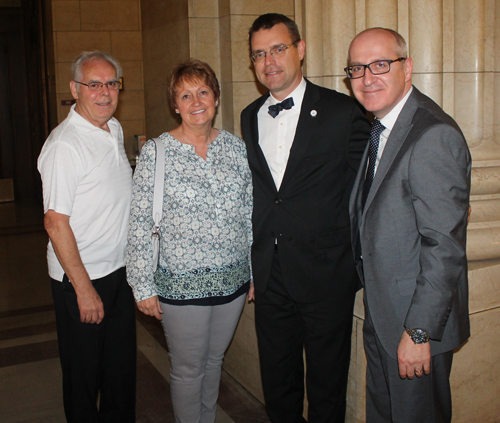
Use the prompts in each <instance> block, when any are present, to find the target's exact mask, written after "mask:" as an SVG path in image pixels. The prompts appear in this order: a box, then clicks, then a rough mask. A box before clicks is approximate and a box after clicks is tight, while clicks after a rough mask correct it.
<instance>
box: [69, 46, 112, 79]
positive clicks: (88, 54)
mask: <svg viewBox="0 0 500 423" xmlns="http://www.w3.org/2000/svg"><path fill="white" fill-rule="evenodd" d="M92 60H106V61H107V62H109V63H110V64H111V65H112V66H113V67H114V68H115V71H116V77H117V78H121V77H122V67H121V66H120V63H119V62H118V60H116V59H115V58H114V57H113V56H111V54H108V53H104V52H102V51H98V50H94V51H84V52H82V53H81V54H80V55H78V56H77V57H76V59H75V60H74V61H73V64H72V65H71V71H72V72H73V81H80V79H81V78H82V68H83V66H84V65H85V64H86V63H87V62H90V61H92Z"/></svg>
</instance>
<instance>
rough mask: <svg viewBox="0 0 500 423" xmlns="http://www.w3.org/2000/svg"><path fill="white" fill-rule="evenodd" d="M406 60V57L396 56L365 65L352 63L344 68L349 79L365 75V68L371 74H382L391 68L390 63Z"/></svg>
mask: <svg viewBox="0 0 500 423" xmlns="http://www.w3.org/2000/svg"><path fill="white" fill-rule="evenodd" d="M401 60H406V57H398V58H397V59H396V60H377V61H376V62H371V63H368V64H367V65H354V66H347V67H346V68H344V71H345V73H346V74H347V77H348V78H349V79H357V78H362V77H363V76H365V71H366V68H368V69H370V72H371V73H372V74H373V75H382V74H384V73H388V72H389V71H390V70H391V63H394V62H400V61H401Z"/></svg>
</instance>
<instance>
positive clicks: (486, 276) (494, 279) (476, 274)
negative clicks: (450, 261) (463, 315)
mask: <svg viewBox="0 0 500 423" xmlns="http://www.w3.org/2000/svg"><path fill="white" fill-rule="evenodd" d="M499 280H500V264H499V263H498V262H497V260H489V261H483V262H473V263H471V264H470V265H469V289H470V293H469V309H470V310H469V311H470V313H471V315H472V314H476V313H480V312H482V311H487V310H492V309H499V308H500V290H499V289H498V281H499Z"/></svg>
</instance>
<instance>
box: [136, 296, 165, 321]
mask: <svg viewBox="0 0 500 423" xmlns="http://www.w3.org/2000/svg"><path fill="white" fill-rule="evenodd" d="M137 308H138V309H139V311H142V312H143V313H144V314H147V315H148V316H154V317H156V318H157V319H158V320H163V319H162V318H161V316H160V314H163V311H162V310H161V307H160V301H159V300H158V295H155V296H154V297H150V298H146V299H145V300H142V301H138V302H137Z"/></svg>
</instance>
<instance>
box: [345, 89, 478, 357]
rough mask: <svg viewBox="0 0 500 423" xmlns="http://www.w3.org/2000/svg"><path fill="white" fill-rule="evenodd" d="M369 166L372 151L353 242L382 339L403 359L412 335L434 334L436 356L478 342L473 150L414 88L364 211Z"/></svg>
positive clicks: (356, 192) (354, 213) (354, 211)
mask: <svg viewBox="0 0 500 423" xmlns="http://www.w3.org/2000/svg"><path fill="white" fill-rule="evenodd" d="M367 157H368V148H367V149H366V151H365V154H364V156H363V159H362V161H361V167H360V169H361V171H359V172H358V175H357V178H356V181H355V183H354V187H353V192H352V195H351V199H350V218H351V231H352V233H351V236H352V240H353V252H354V251H356V243H357V240H358V239H359V240H360V242H361V251H362V254H363V259H362V260H360V261H359V263H358V265H357V267H358V271H359V273H360V278H361V280H362V283H363V285H364V288H365V306H366V307H367V311H368V312H369V313H370V316H371V318H372V320H373V324H374V326H375V330H376V332H377V335H378V337H379V339H380V341H381V343H382V345H383V346H384V349H385V350H386V352H387V353H388V354H389V355H390V356H391V357H393V358H396V356H397V348H398V344H399V341H400V338H401V335H402V334H403V331H404V329H405V327H408V328H421V329H424V330H425V331H426V332H427V333H428V334H429V336H430V338H431V354H432V355H435V354H439V353H442V352H445V351H450V350H452V349H454V348H456V347H458V346H460V345H461V344H462V343H463V342H464V341H465V340H466V339H467V338H468V337H469V336H470V327H469V310H468V281H467V257H466V251H465V244H466V229H467V215H468V206H469V194H470V169H471V159H470V153H469V149H468V147H467V143H466V141H465V139H464V136H463V134H462V132H461V131H460V128H459V127H458V125H457V124H456V122H455V121H454V120H453V119H452V118H451V117H450V116H448V115H447V114H446V113H445V112H444V111H443V110H442V109H441V108H440V107H439V106H438V105H437V104H436V103H434V101H432V100H431V99H430V98H429V97H427V96H425V95H423V94H422V93H421V92H420V91H418V90H417V89H416V88H415V87H414V88H413V92H412V93H411V95H410V97H409V99H408V101H407V102H406V104H405V106H404V108H403V110H402V111H401V113H400V115H399V117H398V119H397V121H396V124H395V125H394V128H393V129H392V131H391V134H390V136H389V139H388V141H387V144H386V146H385V149H384V152H383V155H382V158H381V160H380V163H379V166H378V169H377V173H376V175H375V179H374V181H373V185H372V188H371V190H370V193H369V195H368V197H367V200H366V204H365V207H364V210H362V207H361V197H362V190H363V184H364V180H365V173H366V172H365V169H366V165H367ZM358 233H359V235H360V237H359V238H358ZM356 259H358V258H356Z"/></svg>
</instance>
